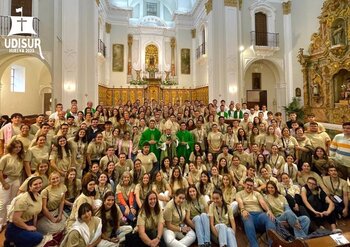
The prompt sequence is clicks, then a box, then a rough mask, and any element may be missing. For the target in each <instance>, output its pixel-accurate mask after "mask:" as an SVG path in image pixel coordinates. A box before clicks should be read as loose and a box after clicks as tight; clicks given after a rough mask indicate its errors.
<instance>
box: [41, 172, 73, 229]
mask: <svg viewBox="0 0 350 247" xmlns="http://www.w3.org/2000/svg"><path fill="white" fill-rule="evenodd" d="M60 180H61V177H60V174H59V173H58V172H52V173H51V174H50V177H49V181H50V185H49V186H47V187H46V188H45V189H44V190H43V191H41V197H42V201H43V209H42V212H43V214H44V216H43V217H41V218H40V220H39V221H38V231H39V232H41V233H42V234H55V233H58V232H60V231H62V230H63V229H64V228H65V226H66V217H65V216H64V214H63V207H64V197H65V194H66V191H67V187H66V186H65V185H64V184H63V183H61V181H60Z"/></svg>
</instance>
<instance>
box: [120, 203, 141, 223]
mask: <svg viewBox="0 0 350 247" xmlns="http://www.w3.org/2000/svg"><path fill="white" fill-rule="evenodd" d="M127 204H128V205H129V203H128V202H127ZM130 206H131V205H129V207H130ZM132 206H133V207H134V209H136V210H137V203H136V200H135V201H134V205H132ZM119 207H120V211H122V213H123V215H124V212H125V207H124V206H123V205H121V204H119ZM125 217H126V218H127V219H128V221H129V223H132V222H134V221H136V215H133V214H132V213H131V210H130V212H129V214H128V215H125Z"/></svg>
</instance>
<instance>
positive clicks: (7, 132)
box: [0, 113, 23, 157]
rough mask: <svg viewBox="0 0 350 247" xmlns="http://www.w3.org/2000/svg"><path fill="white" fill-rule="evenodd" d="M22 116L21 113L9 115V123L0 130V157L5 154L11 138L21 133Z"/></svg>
mask: <svg viewBox="0 0 350 247" xmlns="http://www.w3.org/2000/svg"><path fill="white" fill-rule="evenodd" d="M22 119H23V115H22V114H21V113H13V114H12V115H11V123H8V124H6V125H5V126H4V127H2V128H1V130H0V157H1V156H2V155H3V154H4V153H5V149H6V146H7V145H8V144H9V143H10V140H11V138H12V136H15V135H18V134H20V133H21V124H22Z"/></svg>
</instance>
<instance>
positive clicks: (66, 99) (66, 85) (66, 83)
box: [56, 0, 80, 107]
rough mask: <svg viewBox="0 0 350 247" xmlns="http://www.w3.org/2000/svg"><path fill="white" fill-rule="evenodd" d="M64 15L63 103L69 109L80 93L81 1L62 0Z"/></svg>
mask: <svg viewBox="0 0 350 247" xmlns="http://www.w3.org/2000/svg"><path fill="white" fill-rule="evenodd" d="M63 13H64V17H63V18H62V82H61V83H62V99H61V103H62V104H63V106H64V107H68V106H69V105H70V100H71V99H73V98H76V96H77V92H78V49H79V14H80V13H79V1H71V0H62V14H63ZM56 83H57V81H56Z"/></svg>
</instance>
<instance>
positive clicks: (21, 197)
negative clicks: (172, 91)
mask: <svg viewBox="0 0 350 247" xmlns="http://www.w3.org/2000/svg"><path fill="white" fill-rule="evenodd" d="M78 109H79V107H78V105H77V101H76V100H72V102H71V106H70V108H69V109H68V110H64V108H63V105H62V104H57V105H56V111H55V112H54V113H52V114H51V115H50V116H49V117H46V116H44V115H38V116H37V118H36V122H35V123H33V124H31V125H28V124H26V123H25V121H22V120H23V116H22V115H21V114H20V113H14V114H12V116H11V118H10V121H8V122H7V123H4V124H2V126H3V127H2V128H1V130H0V155H1V159H0V183H1V185H0V227H1V230H3V229H6V232H5V242H4V246H11V244H12V245H13V244H14V245H15V246H37V245H38V244H45V242H47V241H50V242H49V243H50V244H53V245H60V244H61V246H119V245H123V244H124V245H126V246H134V245H139V246H152V247H156V246H191V245H192V244H193V243H195V242H197V244H198V245H199V246H211V244H212V243H213V242H216V243H217V244H219V246H220V247H221V246H230V247H232V246H237V239H236V224H237V222H236V221H237V220H241V221H242V224H243V226H244V231H245V233H246V236H247V238H248V241H249V243H250V246H252V247H256V246H259V245H258V242H257V237H256V234H257V232H260V233H263V232H266V231H267V230H268V229H275V228H276V222H279V223H284V224H288V225H289V226H290V227H291V229H293V234H294V235H295V237H297V238H304V237H306V236H307V235H308V234H309V233H310V232H311V231H313V230H315V229H317V228H318V227H321V226H323V225H324V223H325V222H327V223H328V225H329V226H330V229H331V230H332V231H333V232H339V231H340V230H339V229H338V228H337V225H336V223H337V219H339V218H340V217H347V215H348V211H349V206H348V201H349V199H348V186H349V181H346V180H347V178H348V175H350V160H349V157H350V123H349V122H347V123H344V124H343V133H341V134H339V135H337V136H335V137H334V139H333V141H332V140H331V138H330V137H329V135H328V134H327V133H326V132H325V128H324V127H323V126H322V124H321V123H318V122H316V121H315V116H314V115H312V114H310V115H309V116H308V121H307V122H306V123H305V124H303V123H302V122H299V121H298V120H297V116H296V114H295V113H291V114H290V115H289V120H288V121H287V122H284V121H283V119H282V114H281V113H280V112H276V113H272V112H271V111H267V110H266V106H262V107H261V109H260V107H259V106H258V105H256V106H254V108H251V109H246V105H245V104H243V105H242V106H241V104H240V103H237V104H234V103H233V102H231V103H230V104H229V105H228V106H227V105H226V102H225V101H221V102H220V103H218V102H217V101H216V100H214V101H213V102H212V103H210V104H208V105H204V103H203V102H201V101H193V102H191V101H185V102H184V103H183V104H180V102H176V103H175V104H171V103H169V104H164V103H163V102H159V103H158V102H156V101H154V100H153V101H150V102H148V101H147V100H145V102H144V103H143V104H141V102H140V101H139V100H137V101H136V102H134V103H131V102H128V103H127V104H125V105H122V104H121V103H119V104H118V105H117V106H114V107H104V106H102V105H98V106H97V107H96V108H93V105H92V102H88V104H87V106H86V107H85V108H84V109H82V110H81V111H78ZM4 119H5V118H4ZM328 225H325V226H328ZM48 236H50V237H48ZM270 244H271V242H270Z"/></svg>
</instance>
